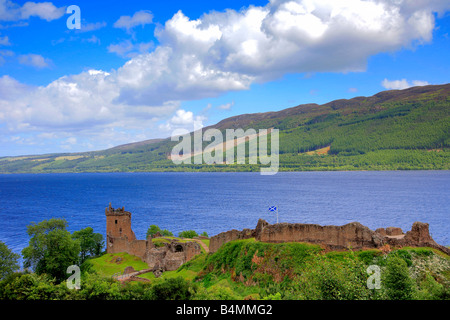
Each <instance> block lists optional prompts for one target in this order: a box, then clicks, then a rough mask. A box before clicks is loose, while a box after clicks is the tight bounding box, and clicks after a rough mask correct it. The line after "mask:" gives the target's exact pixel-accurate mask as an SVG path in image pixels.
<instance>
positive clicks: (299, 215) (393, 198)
mask: <svg viewBox="0 0 450 320" xmlns="http://www.w3.org/2000/svg"><path fill="white" fill-rule="evenodd" d="M449 200H450V171H386V172H372V171H369V172H289V173H278V174H276V175H274V176H261V175H260V174H259V173H92V174H91V173H82V174H39V175H32V174H20V175H19V174H17V175H0V219H1V226H0V241H3V242H5V243H6V244H7V245H8V247H9V248H11V249H13V250H14V251H15V252H17V253H20V251H21V250H22V249H23V248H24V247H26V246H27V245H28V240H29V238H28V235H27V233H26V226H27V225H29V224H30V223H31V222H36V223H37V222H40V221H42V220H45V219H50V218H52V217H54V218H64V219H66V220H67V222H68V229H69V230H70V231H71V232H73V231H75V230H80V229H82V228H85V227H88V226H91V227H92V228H94V231H95V232H98V233H101V234H103V235H104V236H105V234H106V218H105V208H106V207H107V206H108V204H109V203H110V202H111V204H112V206H113V207H114V208H117V207H122V206H124V207H125V210H127V211H130V212H131V213H132V228H133V230H134V232H135V234H136V237H137V238H138V239H144V238H145V234H146V231H147V228H148V227H149V225H151V224H156V225H158V226H160V227H161V228H162V229H168V230H170V231H172V232H173V233H174V235H177V234H178V232H180V231H182V230H196V231H197V232H198V233H201V232H203V231H206V232H207V233H208V234H209V235H210V236H212V235H215V234H217V233H220V232H222V231H227V230H230V229H238V230H241V229H243V228H254V227H255V226H256V223H257V221H258V219H259V218H264V219H266V220H267V221H268V222H269V223H276V215H275V214H274V213H269V212H268V207H269V206H273V205H276V206H278V208H279V220H280V222H300V223H317V224H321V225H343V224H346V223H349V222H352V221H358V222H360V223H362V224H363V225H366V226H368V227H369V228H370V229H372V230H375V229H376V228H379V227H389V226H396V227H401V228H402V229H403V231H404V232H406V231H408V230H410V228H411V226H412V224H413V222H415V221H422V222H427V223H429V224H430V232H431V234H432V237H433V238H434V240H435V241H436V242H438V243H439V244H443V245H450V238H449V235H448V231H449V223H450V221H449V220H450V209H449V208H450V206H449V204H450V201H449Z"/></svg>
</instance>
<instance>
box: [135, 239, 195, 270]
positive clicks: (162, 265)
mask: <svg viewBox="0 0 450 320" xmlns="http://www.w3.org/2000/svg"><path fill="white" fill-rule="evenodd" d="M200 253H201V248H200V245H199V244H198V243H196V242H193V241H192V242H190V241H189V242H183V243H180V242H176V241H173V242H171V243H164V246H163V247H158V248H156V247H153V248H151V249H150V250H148V251H147V255H146V257H145V260H144V261H145V262H146V263H147V264H148V266H149V268H151V269H154V270H160V271H173V270H177V269H178V268H179V267H180V266H181V265H183V264H184V263H186V262H187V261H189V260H191V259H192V258H193V257H195V256H196V255H197V254H200Z"/></svg>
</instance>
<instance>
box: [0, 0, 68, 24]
mask: <svg viewBox="0 0 450 320" xmlns="http://www.w3.org/2000/svg"><path fill="white" fill-rule="evenodd" d="M64 14H65V8H64V7H61V8H58V7H56V6H55V5H53V3H51V2H40V3H36V2H31V1H28V2H26V3H25V4H24V5H23V6H19V5H18V4H16V3H14V2H12V1H10V0H0V21H18V20H27V19H29V18H30V17H38V18H40V19H43V20H47V21H52V20H56V19H59V18H61V17H62V16H63V15H64Z"/></svg>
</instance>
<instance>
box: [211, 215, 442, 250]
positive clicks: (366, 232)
mask: <svg viewBox="0 0 450 320" xmlns="http://www.w3.org/2000/svg"><path fill="white" fill-rule="evenodd" d="M428 227H429V226H428V223H423V222H414V224H413V225H412V228H411V230H410V231H407V232H406V233H403V231H402V229H400V228H395V227H388V228H380V229H377V230H375V231H372V230H370V229H369V228H368V227H366V226H363V225H362V224H360V223H358V222H352V223H348V224H346V225H343V226H321V225H318V224H303V223H277V224H269V223H268V222H266V221H265V220H262V219H260V220H259V221H258V224H257V226H256V228H255V229H244V230H242V231H238V230H230V231H226V232H222V233H219V234H218V235H216V236H214V237H212V238H211V239H210V243H209V251H210V252H216V251H217V250H218V249H219V248H220V247H221V246H222V245H223V244H224V243H227V242H229V241H232V240H238V239H249V238H255V240H257V241H262V242H272V243H282V242H308V243H313V244H318V245H321V246H322V247H324V248H326V249H329V250H343V249H349V248H351V249H356V250H357V249H376V248H382V247H383V246H386V245H389V246H390V247H406V246H408V247H431V248H435V249H438V250H441V251H443V252H445V253H447V254H450V249H449V248H446V247H444V246H441V245H439V244H437V243H436V242H435V241H434V240H433V239H432V238H431V235H430V233H429V230H428Z"/></svg>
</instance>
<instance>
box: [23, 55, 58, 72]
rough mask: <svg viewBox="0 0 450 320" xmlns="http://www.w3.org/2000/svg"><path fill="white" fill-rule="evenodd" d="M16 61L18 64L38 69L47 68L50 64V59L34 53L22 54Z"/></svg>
mask: <svg viewBox="0 0 450 320" xmlns="http://www.w3.org/2000/svg"><path fill="white" fill-rule="evenodd" d="M18 60H19V63H20V64H23V65H27V66H32V67H35V68H38V69H43V68H48V67H49V66H50V64H51V60H50V59H47V58H44V57H43V56H41V55H39V54H34V53H30V54H22V55H20V56H18Z"/></svg>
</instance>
